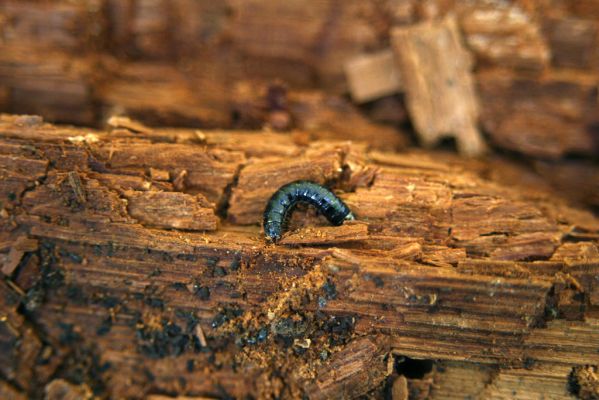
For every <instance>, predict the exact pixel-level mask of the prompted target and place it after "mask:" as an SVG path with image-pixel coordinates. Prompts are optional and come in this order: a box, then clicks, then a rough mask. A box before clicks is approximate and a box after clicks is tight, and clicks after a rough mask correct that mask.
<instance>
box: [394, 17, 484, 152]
mask: <svg viewBox="0 0 599 400" xmlns="http://www.w3.org/2000/svg"><path fill="white" fill-rule="evenodd" d="M391 35H392V36H391V38H392V44H393V50H394V52H395V55H396V57H397V61H398V66H399V71H400V73H401V76H402V80H403V81H404V86H405V91H406V101H407V106H408V111H409V112H410V117H411V120H412V123H413V124H414V127H415V128H416V131H417V133H418V135H419V137H420V139H421V141H422V143H423V144H424V145H426V146H432V145H434V144H435V143H437V142H438V141H439V140H440V139H441V138H443V137H448V136H449V137H455V139H456V141H457V146H458V149H459V150H460V152H461V153H463V154H465V155H471V156H474V155H479V154H481V153H483V152H484V151H485V144H484V141H483V139H482V136H481V135H480V133H479V131H478V127H477V124H478V115H479V111H478V99H477V95H476V91H475V87H474V80H473V77H472V72H471V69H472V59H471V56H470V54H469V53H468V51H467V50H466V48H465V47H464V45H463V44H462V38H461V36H460V31H459V28H458V25H457V22H456V19H455V18H454V17H451V16H450V17H446V18H445V19H443V20H441V21H439V22H424V23H421V24H417V25H413V26H408V27H398V28H394V29H393V30H392V34H391Z"/></svg>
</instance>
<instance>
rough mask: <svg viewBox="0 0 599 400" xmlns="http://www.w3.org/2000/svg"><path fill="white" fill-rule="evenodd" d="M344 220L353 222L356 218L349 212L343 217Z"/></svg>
mask: <svg viewBox="0 0 599 400" xmlns="http://www.w3.org/2000/svg"><path fill="white" fill-rule="evenodd" d="M344 219H345V220H346V221H353V220H355V219H356V217H354V214H352V213H351V212H349V213H348V214H347V215H346V216H345V218H344Z"/></svg>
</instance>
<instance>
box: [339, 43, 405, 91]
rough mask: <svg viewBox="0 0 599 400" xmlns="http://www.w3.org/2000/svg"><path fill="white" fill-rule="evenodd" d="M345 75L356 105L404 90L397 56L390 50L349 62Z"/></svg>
mask: <svg viewBox="0 0 599 400" xmlns="http://www.w3.org/2000/svg"><path fill="white" fill-rule="evenodd" d="M345 75H346V76H347V84H348V86H349V92H350V94H351V96H352V99H353V100H354V101H355V102H356V103H365V102H367V101H371V100H375V99H377V98H379V97H383V96H387V95H390V94H394V93H398V92H400V91H401V89H402V83H401V78H400V77H399V71H398V69H397V65H396V63H395V55H394V54H393V51H391V50H390V49H388V50H383V51H380V52H378V53H373V54H363V55H360V56H358V57H356V58H353V59H351V60H349V61H347V62H346V63H345Z"/></svg>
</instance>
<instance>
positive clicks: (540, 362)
mask: <svg viewBox="0 0 599 400" xmlns="http://www.w3.org/2000/svg"><path fill="white" fill-rule="evenodd" d="M127 124H129V126H131V129H133V130H129V129H126V128H124V127H123V125H127ZM113 125H114V126H113V128H112V129H111V130H110V131H97V130H91V129H84V128H69V127H59V126H53V125H50V124H47V123H44V122H43V121H42V120H41V119H40V118H39V117H31V116H7V115H5V116H2V117H1V119H0V138H1V140H0V173H1V174H2V179H1V180H0V196H1V201H2V209H1V210H0V215H1V218H2V224H1V225H0V226H1V230H0V260H1V261H2V265H3V267H2V273H3V274H4V279H3V280H2V281H1V282H0V302H1V303H0V304H1V307H0V309H1V310H2V316H1V319H0V346H1V349H2V351H1V352H0V358H1V360H0V361H1V362H0V374H1V377H2V380H1V381H0V393H2V394H3V397H4V398H7V397H8V398H11V397H10V396H12V398H17V399H18V398H25V397H26V396H33V397H43V396H44V393H45V394H46V395H47V396H48V398H61V397H60V396H71V397H68V398H85V397H86V396H87V395H88V394H89V393H93V394H95V395H97V396H100V397H112V398H124V397H132V398H139V397H143V396H146V395H148V396H149V395H153V396H154V397H149V398H160V399H163V398H170V397H177V396H187V397H191V398H243V397H244V396H247V395H250V396H253V397H254V398H277V397H283V398H299V397H301V396H302V395H308V396H309V397H310V398H331V397H337V398H342V397H357V396H360V395H368V396H370V397H372V398H378V397H380V396H383V395H384V394H385V393H392V394H394V395H395V396H396V397H397V398H402V397H403V398H405V395H406V393H409V395H410V398H433V399H446V398H463V396H464V395H470V396H472V398H521V399H535V398H538V395H539V392H540V391H542V392H544V393H545V394H548V393H550V394H551V396H553V397H552V398H557V399H570V398H575V395H576V393H578V395H580V396H581V398H592V395H593V394H592V393H594V395H595V396H596V395H597V391H596V387H597V382H596V380H595V381H594V380H593V379H596V374H595V372H593V371H595V370H594V369H593V368H596V366H597V365H598V364H599V352H598V351H597V350H598V349H599V313H598V311H599V282H598V281H597V276H598V275H599V250H598V240H599V221H598V220H597V219H596V218H595V217H593V215H591V214H589V213H588V212H586V211H584V210H582V209H575V208H571V207H569V206H567V205H566V203H565V202H563V201H562V200H559V197H558V196H556V195H555V193H552V192H550V191H549V190H548V189H546V188H542V187H538V186H534V185H523V186H514V185H512V184H509V182H510V179H509V173H506V174H505V175H503V176H498V177H496V176H492V175H490V174H489V173H488V168H489V165H488V164H485V163H484V162H482V161H479V162H474V161H468V162H465V161H460V160H459V159H456V158H452V157H450V156H446V157H443V156H438V155H432V154H430V155H429V154H427V153H422V152H411V153H395V154H392V153H383V152H379V151H370V150H368V148H367V147H366V146H364V145H363V144H359V143H350V142H339V141H320V142H306V141H305V140H304V139H302V138H303V136H302V135H301V134H298V133H268V132H267V133H260V132H243V131H233V132H225V131H193V130H183V129H150V128H146V127H144V126H143V125H140V124H135V123H133V122H127V121H126V120H125V121H121V122H120V124H119V123H117V122H115V121H113ZM513 168H516V167H513ZM502 170H506V171H507V172H509V169H507V168H506V169H502ZM482 176H487V177H488V178H489V179H490V180H489V179H485V178H483V177H482ZM291 179H312V180H315V181H318V182H322V183H325V182H326V183H327V184H328V185H330V186H331V187H333V188H334V189H335V190H336V191H337V192H338V193H339V194H340V196H341V198H343V199H344V200H345V201H346V202H347V204H348V205H349V206H350V207H351V209H352V210H353V212H354V214H355V215H356V216H357V222H355V223H348V224H345V225H343V226H340V227H330V226H328V224H327V223H326V221H325V220H323V219H322V217H320V216H318V215H317V214H316V213H315V212H314V210H313V209H311V208H305V209H301V210H298V211H297V212H296V214H294V219H293V220H292V226H291V231H290V232H289V234H287V235H286V237H285V238H284V239H283V240H282V242H281V244H280V245H277V246H274V245H269V244H267V243H266V242H265V240H264V239H263V235H262V233H261V231H260V227H259V223H260V218H261V212H262V210H263V207H264V204H265V202H266V200H267V199H268V197H269V195H270V194H271V193H272V192H273V191H274V190H276V189H277V188H278V187H279V186H280V185H281V184H282V183H284V182H286V181H288V180H291ZM498 182H504V183H503V184H502V183H498ZM512 182H513V181H512ZM423 360H430V361H423ZM593 366H595V367H593ZM593 390H595V392H593ZM589 393H590V394H589ZM584 396H586V397H584ZM181 398H186V397H181Z"/></svg>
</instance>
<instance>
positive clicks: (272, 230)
mask: <svg viewBox="0 0 599 400" xmlns="http://www.w3.org/2000/svg"><path fill="white" fill-rule="evenodd" d="M264 234H265V235H266V239H267V240H270V241H272V242H273V243H277V242H278V241H279V240H280V239H281V234H282V230H281V226H280V225H279V224H275V223H266V224H264Z"/></svg>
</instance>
